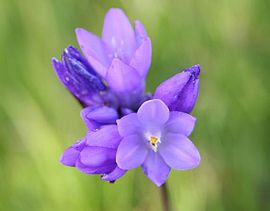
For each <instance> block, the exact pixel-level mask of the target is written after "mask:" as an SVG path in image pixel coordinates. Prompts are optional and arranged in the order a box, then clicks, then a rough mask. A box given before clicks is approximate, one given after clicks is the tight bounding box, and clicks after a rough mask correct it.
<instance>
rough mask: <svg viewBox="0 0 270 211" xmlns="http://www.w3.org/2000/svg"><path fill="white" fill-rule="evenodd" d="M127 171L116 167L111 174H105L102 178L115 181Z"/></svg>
mask: <svg viewBox="0 0 270 211" xmlns="http://www.w3.org/2000/svg"><path fill="white" fill-rule="evenodd" d="M125 173H126V170H123V169H120V168H119V167H116V168H115V169H114V170H113V171H112V172H110V173H109V174H105V175H103V176H102V177H101V179H103V180H106V181H110V182H114V181H115V180H117V179H119V178H120V177H122V176H123V175H124V174H125Z"/></svg>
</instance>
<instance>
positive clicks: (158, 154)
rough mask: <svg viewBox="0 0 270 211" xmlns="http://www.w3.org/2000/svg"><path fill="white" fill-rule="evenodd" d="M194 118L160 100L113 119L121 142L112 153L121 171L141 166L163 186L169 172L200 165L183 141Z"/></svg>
mask: <svg viewBox="0 0 270 211" xmlns="http://www.w3.org/2000/svg"><path fill="white" fill-rule="evenodd" d="M195 122H196V119H195V118H194V117H192V116H191V115H189V114H186V113H183V112H178V111H171V112H170V111H169V108H168V107H167V106H166V104H165V103H164V102H162V101H161V100H158V99H155V100H149V101H146V102H145V103H143V104H142V106H141V107H140V108H139V110H138V112H137V113H133V114H129V115H127V116H124V117H123V118H121V119H120V120H117V125H118V130H119V134H120V135H121V136H122V138H123V139H122V141H121V142H120V144H119V147H118V149H117V153H116V162H117V164H118V166H119V167H120V168H121V169H125V170H129V169H132V168H136V167H138V166H142V169H143V171H144V173H145V174H146V175H147V176H148V177H149V178H150V179H151V180H152V181H153V182H154V183H155V184H156V185H157V186H161V185H162V184H164V183H165V181H166V179H167V177H168V175H169V172H170V169H171V168H174V169H177V170H187V169H192V168H195V167H196V166H198V165H199V163H200V154H199V152H198V150H197V148H196V147H195V146H194V144H193V143H192V142H191V141H190V140H189V139H188V138H187V137H188V136H189V135H190V134H191V132H192V130H193V128H194V125H195Z"/></svg>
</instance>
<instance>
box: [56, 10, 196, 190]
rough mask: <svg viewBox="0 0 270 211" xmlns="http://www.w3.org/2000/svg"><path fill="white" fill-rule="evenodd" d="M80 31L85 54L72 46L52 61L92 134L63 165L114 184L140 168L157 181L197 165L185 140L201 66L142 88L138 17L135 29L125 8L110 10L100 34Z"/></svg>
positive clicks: (143, 36)
mask: <svg viewBox="0 0 270 211" xmlns="http://www.w3.org/2000/svg"><path fill="white" fill-rule="evenodd" d="M76 35H77V40H78V43H79V45H80V48H81V50H82V52H83V55H84V56H83V55H82V54H81V53H80V51H79V50H77V49H76V48H74V47H72V46H69V47H67V48H66V49H65V51H64V52H63V54H62V59H61V61H58V60H57V59H55V58H53V59H52V64H53V67H54V69H55V71H56V73H57V75H58V77H59V79H60V81H61V82H62V83H63V84H64V85H65V87H66V88H67V89H68V90H69V91H70V92H71V94H72V95H73V96H74V97H75V98H76V99H77V100H78V101H79V102H80V103H81V105H82V106H83V110H82V111H81V116H82V119H83V120H84V122H85V125H86V126H87V132H86V135H85V137H83V138H82V139H80V140H78V141H77V142H76V143H74V144H73V145H72V146H71V147H69V148H68V149H66V150H65V151H64V153H63V154H62V156H61V158H60V162H61V163H62V164H64V165H66V166H72V167H76V168H77V169H79V170H80V171H82V172H83V173H86V174H101V175H102V177H101V178H102V179H103V180H107V181H110V182H114V181H115V180H117V179H118V178H120V177H121V176H123V175H124V174H125V173H126V172H127V171H128V170H130V169H133V168H136V167H139V166H141V167H142V170H143V171H144V173H145V175H146V176H148V178H149V179H150V180H152V181H153V182H154V183H155V184H156V185H157V186H161V185H162V184H164V183H165V181H166V179H167V177H168V175H169V172H170V169H171V168H173V169H178V170H187V169H192V168H195V167H196V166H197V165H198V164H199V163H200V154H199V152H198V150H197V149H196V147H195V146H194V144H193V143H192V142H191V141H190V140H189V139H188V138H187V137H188V136H189V135H190V134H191V132H192V130H193V128H194V125H195V122H196V119H195V118H194V117H193V116H191V115H190V114H189V113H190V112H191V111H192V109H193V107H194V105H195V103H196V99H197V96H198V89H199V74H200V66H199V65H194V66H193V67H191V68H188V69H186V70H184V71H182V72H181V73H178V74H176V75H175V76H173V77H171V78H170V79H168V80H166V81H164V82H163V83H161V84H160V85H159V86H158V87H157V88H156V91H155V92H154V94H153V95H152V94H149V93H145V79H146V76H147V72H148V70H149V67H150V65H151V55H152V47H151V40H150V38H149V37H148V35H147V32H146V31H145V28H144V26H143V25H142V24H141V22H140V21H135V24H134V29H133V27H132V25H131V24H130V22H129V20H128V18H127V17H126V15H125V14H124V12H123V11H122V10H120V9H110V10H109V11H108V13H107V14H106V16H105V20H104V26H103V31H102V38H99V37H98V36H96V35H94V34H92V33H91V32H88V31H86V30H84V29H81V28H78V29H76Z"/></svg>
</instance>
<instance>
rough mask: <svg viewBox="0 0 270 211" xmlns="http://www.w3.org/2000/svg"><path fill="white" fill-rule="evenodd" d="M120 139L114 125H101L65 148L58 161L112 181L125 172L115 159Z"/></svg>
mask: <svg viewBox="0 0 270 211" xmlns="http://www.w3.org/2000/svg"><path fill="white" fill-rule="evenodd" d="M120 141H121V137H120V136H119V133H118V130H117V126H116V125H107V126H103V127H102V128H101V129H100V130H98V131H96V132H94V131H90V132H88V133H87V135H86V137H85V138H83V139H81V140H79V141H78V142H76V143H75V144H73V145H72V146H71V147H69V148H68V149H66V150H65V151H64V153H63V154H62V156H61V157H60V162H61V163H62V164H64V165H66V166H71V167H76V168H77V169H79V170H80V171H81V172H83V173H86V174H102V175H103V176H102V179H103V180H107V181H110V182H113V181H115V180H116V179H118V178H119V177H121V176H123V175H124V174H125V172H126V171H125V170H123V169H120V168H119V167H118V166H117V164H116V161H115V156H116V150H117V147H118V145H119V143H120Z"/></svg>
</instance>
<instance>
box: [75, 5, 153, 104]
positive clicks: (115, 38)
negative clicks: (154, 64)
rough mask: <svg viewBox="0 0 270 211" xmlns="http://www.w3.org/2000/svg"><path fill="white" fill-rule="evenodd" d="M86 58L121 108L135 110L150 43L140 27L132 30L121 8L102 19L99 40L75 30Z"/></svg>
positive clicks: (112, 10) (148, 59)
mask: <svg viewBox="0 0 270 211" xmlns="http://www.w3.org/2000/svg"><path fill="white" fill-rule="evenodd" d="M76 35H77V39H78V42H79V45H80V47H81V49H82V51H83V53H84V55H85V56H86V59H87V60H88V62H89V63H90V65H91V66H92V67H93V68H94V69H95V71H96V72H97V73H98V74H99V75H101V76H102V77H103V78H104V79H105V81H106V82H107V84H108V86H109V87H111V89H112V90H113V91H114V93H115V94H116V96H117V97H118V99H119V102H120V104H121V105H122V106H123V107H128V108H131V109H137V108H138V107H139V105H140V103H141V98H142V97H143V93H144V88H145V87H144V86H145V77H146V75H147V72H148V69H149V67H150V64H151V55H152V48H151V40H150V38H149V37H148V35H147V33H146V31H145V29H144V27H143V25H142V24H141V23H140V22H139V21H135V31H134V30H133V28H132V25H131V24H130V22H129V20H128V18H127V17H126V15H125V13H124V12H123V11H122V10H121V9H110V10H109V11H108V13H107V14H106V16H105V20H104V26H103V32H102V38H99V37H98V36H96V35H94V34H92V33H91V32H88V31H86V30H84V29H82V28H78V29H76Z"/></svg>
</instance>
